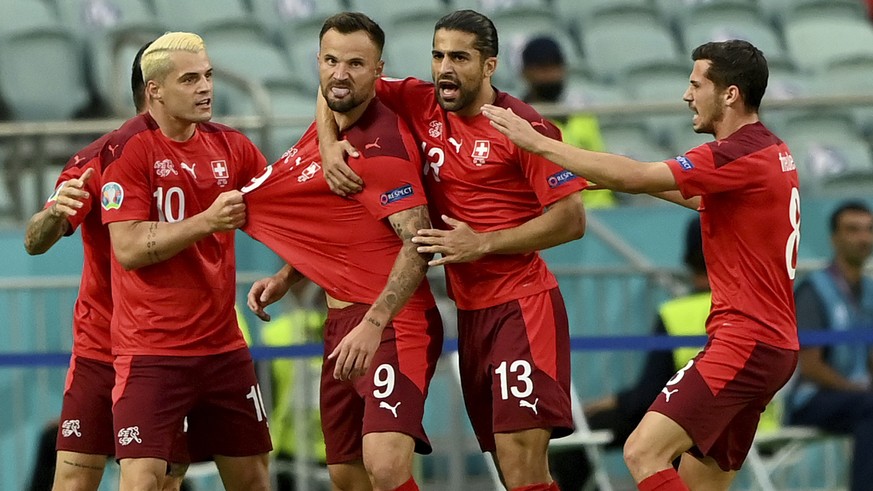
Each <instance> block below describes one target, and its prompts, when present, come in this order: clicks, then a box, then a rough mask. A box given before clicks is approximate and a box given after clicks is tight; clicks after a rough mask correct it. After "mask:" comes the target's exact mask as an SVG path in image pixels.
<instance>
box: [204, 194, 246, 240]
mask: <svg viewBox="0 0 873 491" xmlns="http://www.w3.org/2000/svg"><path fill="white" fill-rule="evenodd" d="M205 213H206V214H207V218H208V220H209V225H210V229H211V230H212V231H213V232H226V231H229V230H235V229H237V228H240V227H242V226H243V225H244V224H245V223H246V204H245V201H244V200H243V193H242V192H240V191H238V190H236V189H234V190H231V191H225V192H223V193H221V194H219V195H218V197H217V198H215V201H213V202H212V204H211V205H210V206H209V208H207V209H206V211H205Z"/></svg>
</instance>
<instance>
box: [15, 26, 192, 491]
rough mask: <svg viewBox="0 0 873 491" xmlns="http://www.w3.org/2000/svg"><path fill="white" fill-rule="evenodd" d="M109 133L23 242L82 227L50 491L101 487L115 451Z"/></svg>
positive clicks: (137, 88) (82, 155)
mask: <svg viewBox="0 0 873 491" xmlns="http://www.w3.org/2000/svg"><path fill="white" fill-rule="evenodd" d="M149 44H151V43H147V44H145V45H144V46H143V47H142V48H140V50H139V52H138V53H137V54H136V57H135V58H134V60H133V67H132V70H131V80H130V81H131V91H132V93H133V102H134V105H135V107H136V111H137V113H142V112H144V111H145V110H146V103H145V84H144V82H143V79H142V69H141V68H140V58H141V57H142V53H143V51H145V49H146V48H147V47H148V46H149ZM110 135H111V133H107V134H106V135H104V136H102V137H100V138H98V139H97V140H95V141H94V142H92V143H91V144H90V145H88V146H87V147H85V148H83V149H82V150H80V151H79V152H78V153H76V155H75V156H73V158H71V159H70V160H69V161H68V162H67V165H66V166H65V167H64V170H63V171H62V172H61V175H60V176H59V177H58V181H57V186H56V191H55V192H54V194H52V196H51V197H50V198H49V199H48V201H46V205H45V208H44V209H43V210H42V211H40V212H37V213H35V214H34V215H33V217H31V219H30V221H29V222H28V224H27V230H26V231H25V237H24V247H25V249H26V250H27V252H28V253H29V254H43V253H45V252H46V251H48V250H49V249H51V247H52V246H53V245H54V244H55V243H56V242H57V241H58V240H60V238H61V237H63V236H67V235H72V234H73V233H74V232H75V231H76V229H77V228H78V227H80V226H81V228H82V244H83V251H84V256H85V260H84V265H83V268H84V269H83V271H82V280H81V284H80V285H79V296H78V297H77V298H76V305H75V309H74V312H73V356H72V359H71V361H70V369H69V371H68V372H67V382H66V387H65V389H64V400H63V404H62V407H61V419H60V421H61V423H60V425H59V428H58V434H57V443H56V448H57V461H56V464H55V475H54V484H53V487H54V489H57V490H64V489H77V490H89V489H90V490H95V491H96V489H97V488H98V487H99V486H100V480H101V479H102V477H103V469H104V467H105V465H106V459H107V458H108V457H109V456H110V455H113V454H114V453H115V437H114V435H113V433H114V432H113V431H112V397H111V392H112V385H113V383H114V381H115V370H114V369H113V368H112V361H113V360H114V358H115V357H114V356H112V351H111V345H110V342H109V321H110V319H111V318H112V294H111V287H110V280H109V269H110V266H109V254H110V253H109V233H108V231H107V230H106V227H104V226H103V224H102V223H101V222H100V208H99V200H100V181H101V178H100V174H101V172H102V165H101V163H100V158H99V152H100V149H101V148H102V147H103V145H104V143H105V142H106V141H107V140H108V139H109V137H110ZM186 467H187V465H177V464H174V465H173V466H172V472H171V474H170V476H171V477H170V478H169V479H166V480H165V481H164V489H167V490H170V489H176V490H178V489H179V487H180V486H181V481H182V475H183V474H184V470H185V468H186Z"/></svg>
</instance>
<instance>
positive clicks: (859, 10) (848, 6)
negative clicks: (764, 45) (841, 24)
mask: <svg viewBox="0 0 873 491" xmlns="http://www.w3.org/2000/svg"><path fill="white" fill-rule="evenodd" d="M758 1H759V2H760V4H761V9H762V11H764V12H765V13H769V14H770V16H771V17H772V20H773V21H774V22H776V24H781V25H784V24H785V23H786V22H787V21H788V20H789V19H791V18H792V17H795V16H804V17H806V16H810V15H812V16H814V15H815V14H816V12H824V13H827V14H828V15H841V16H844V17H848V18H864V17H865V16H866V14H867V12H866V9H865V7H864V5H863V3H862V2H861V1H860V0H758Z"/></svg>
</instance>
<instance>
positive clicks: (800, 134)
mask: <svg viewBox="0 0 873 491" xmlns="http://www.w3.org/2000/svg"><path fill="white" fill-rule="evenodd" d="M780 136H781V137H782V139H783V140H784V141H785V142H786V143H787V144H788V147H789V148H790V149H791V154H792V156H793V157H794V161H795V163H796V165H797V169H798V173H799V174H800V178H801V184H802V185H804V186H806V189H810V190H811V191H813V192H817V193H824V194H828V193H837V194H840V193H849V192H852V191H853V190H854V191H856V192H857V191H861V190H864V189H866V190H867V192H869V189H871V188H870V186H871V185H873V155H871V150H870V146H869V145H868V144H867V142H865V141H864V140H863V138H862V136H861V134H860V132H859V130H858V128H857V126H856V125H855V123H854V121H853V119H852V117H851V115H850V114H848V113H847V112H837V111H830V112H822V111H818V112H816V113H806V114H797V115H794V116H792V117H791V118H789V119H788V120H787V121H785V125H784V127H783V128H782V130H781V133H780Z"/></svg>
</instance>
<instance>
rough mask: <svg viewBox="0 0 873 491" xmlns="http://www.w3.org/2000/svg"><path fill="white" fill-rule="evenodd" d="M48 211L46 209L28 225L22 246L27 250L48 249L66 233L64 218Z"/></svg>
mask: <svg viewBox="0 0 873 491" xmlns="http://www.w3.org/2000/svg"><path fill="white" fill-rule="evenodd" d="M49 210H50V208H47V209H46V211H44V212H43V214H42V215H38V217H37V218H36V219H35V220H32V221H31V223H30V224H29V225H28V227H27V230H26V232H25V234H24V244H25V246H26V247H27V248H28V249H34V250H42V249H48V248H49V247H51V246H52V245H53V244H54V243H55V242H57V241H58V239H60V238H61V236H63V235H64V233H65V232H66V231H67V223H68V222H67V220H66V218H64V217H63V216H56V215H54V214H52V213H51V211H49Z"/></svg>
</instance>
